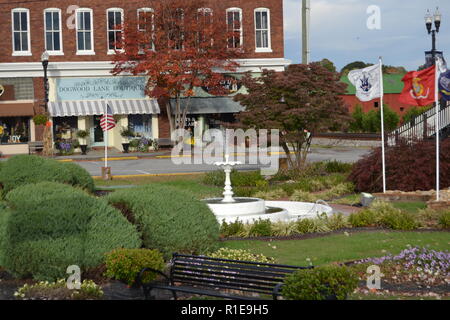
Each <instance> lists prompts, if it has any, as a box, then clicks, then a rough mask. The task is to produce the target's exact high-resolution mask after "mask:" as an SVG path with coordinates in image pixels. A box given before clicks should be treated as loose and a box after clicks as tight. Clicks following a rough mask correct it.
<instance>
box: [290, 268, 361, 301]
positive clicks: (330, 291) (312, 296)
mask: <svg viewBox="0 0 450 320" xmlns="http://www.w3.org/2000/svg"><path fill="white" fill-rule="evenodd" d="M357 286H358V277H357V275H356V274H355V273H354V272H353V271H352V270H350V269H349V268H347V267H339V266H324V267H318V268H314V269H307V270H299V271H297V272H295V273H293V274H291V275H289V276H287V277H286V278H285V280H284V286H283V287H282V294H283V297H284V298H286V299H288V300H325V299H327V298H328V299H330V298H331V299H332V297H331V296H335V297H336V298H337V299H338V300H344V299H346V297H347V295H348V294H351V293H352V292H353V291H354V290H355V289H356V288H357Z"/></svg>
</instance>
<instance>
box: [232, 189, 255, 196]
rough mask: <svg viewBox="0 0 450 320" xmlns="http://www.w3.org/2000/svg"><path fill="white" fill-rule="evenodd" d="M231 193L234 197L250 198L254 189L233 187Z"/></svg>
mask: <svg viewBox="0 0 450 320" xmlns="http://www.w3.org/2000/svg"><path fill="white" fill-rule="evenodd" d="M233 192H234V196H235V197H247V198H248V197H250V198H251V197H252V196H253V194H254V193H255V188H253V187H233Z"/></svg>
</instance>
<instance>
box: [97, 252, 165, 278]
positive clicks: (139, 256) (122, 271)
mask: <svg viewBox="0 0 450 320" xmlns="http://www.w3.org/2000/svg"><path fill="white" fill-rule="evenodd" d="M143 268H152V269H155V270H159V271H162V270H163V269H164V259H163V256H162V254H161V253H160V252H159V251H158V250H149V249H116V250H113V251H111V252H109V253H107V254H106V274H105V275H106V276H107V277H110V278H113V279H117V280H121V281H125V282H126V283H127V284H128V285H130V286H131V285H133V284H134V283H135V281H136V278H137V276H138V275H139V272H140V271H141V270H142V269H143ZM155 278H156V273H150V272H148V273H145V275H144V279H142V281H143V282H144V283H147V282H150V281H152V280H154V279H155Z"/></svg>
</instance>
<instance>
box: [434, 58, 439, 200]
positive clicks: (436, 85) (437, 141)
mask: <svg viewBox="0 0 450 320" xmlns="http://www.w3.org/2000/svg"><path fill="white" fill-rule="evenodd" d="M435 68H436V69H435V76H434V78H435V79H434V80H435V82H434V85H435V87H434V100H435V104H436V111H435V112H436V113H435V115H434V120H435V127H436V201H439V198H440V197H439V193H440V190H439V174H440V172H439V126H440V124H439V58H438V57H436V61H435Z"/></svg>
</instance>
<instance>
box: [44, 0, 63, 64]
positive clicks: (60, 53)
mask: <svg viewBox="0 0 450 320" xmlns="http://www.w3.org/2000/svg"><path fill="white" fill-rule="evenodd" d="M47 12H58V14H59V43H60V44H61V50H47V49H46V50H47V52H48V54H49V55H51V56H63V55H64V50H63V45H64V44H63V36H62V31H63V30H62V14H61V9H58V8H47V9H44V42H45V48H47V34H46V32H47V19H46V18H45V14H46V13H47Z"/></svg>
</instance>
